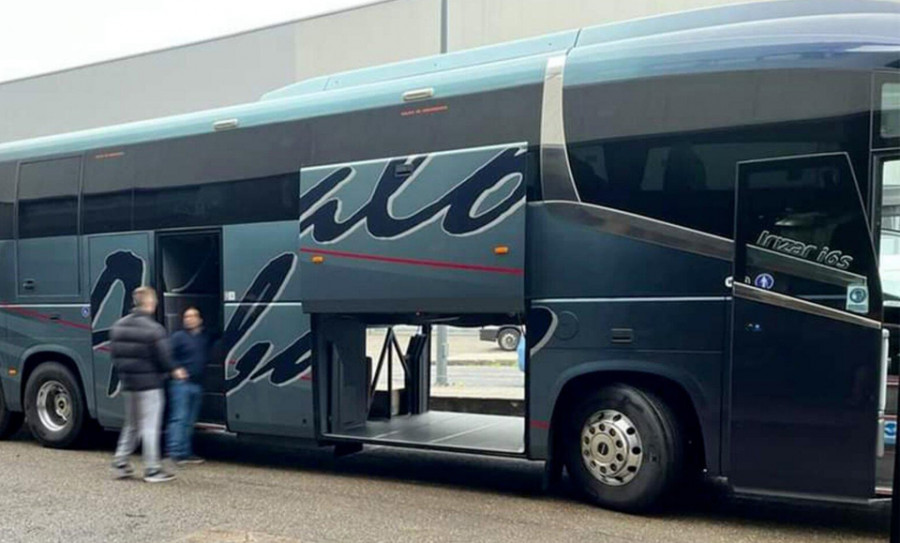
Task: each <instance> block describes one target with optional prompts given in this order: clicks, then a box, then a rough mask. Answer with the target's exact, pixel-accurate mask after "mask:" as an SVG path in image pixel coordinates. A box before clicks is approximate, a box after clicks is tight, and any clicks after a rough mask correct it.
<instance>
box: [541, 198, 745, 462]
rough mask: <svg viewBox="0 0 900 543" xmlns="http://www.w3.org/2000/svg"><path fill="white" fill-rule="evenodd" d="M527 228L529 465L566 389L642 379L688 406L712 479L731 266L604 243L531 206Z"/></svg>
mask: <svg viewBox="0 0 900 543" xmlns="http://www.w3.org/2000/svg"><path fill="white" fill-rule="evenodd" d="M528 222H529V234H528V235H529V248H530V252H529V270H530V275H529V290H530V293H531V297H530V302H531V310H530V312H529V316H528V336H527V337H528V343H529V349H530V353H531V358H530V360H529V362H528V371H529V372H530V373H529V380H528V383H529V390H528V401H529V411H528V412H529V418H530V421H529V451H530V454H531V456H532V457H535V458H545V457H546V455H547V454H548V445H549V443H548V437H549V429H550V425H551V422H552V417H553V410H554V407H555V406H556V404H557V401H558V400H561V399H562V398H561V397H560V396H559V395H560V392H561V391H562V389H563V387H564V386H565V385H566V383H568V382H570V380H572V379H575V378H577V377H578V376H580V375H585V374H589V373H598V372H609V371H615V372H627V373H631V374H650V375H654V376H657V377H660V378H664V379H667V380H669V381H672V382H674V383H676V384H678V385H680V386H681V387H682V388H683V389H684V392H686V393H687V395H688V397H689V398H690V399H691V401H692V403H693V404H694V407H695V408H696V410H697V416H698V419H699V422H700V425H701V430H702V432H703V438H704V444H705V449H706V458H707V464H708V467H709V469H710V471H711V472H713V473H715V472H716V471H717V470H718V467H719V434H720V419H721V412H720V411H721V390H722V388H721V383H722V369H723V367H724V365H723V362H724V358H725V356H726V354H725V353H724V345H725V340H726V325H727V322H726V315H727V309H728V303H729V302H728V299H727V297H726V294H727V288H726V286H725V285H726V278H727V277H728V276H729V275H730V274H731V266H730V263H729V262H726V261H724V260H720V259H715V258H711V257H705V256H700V255H696V254H692V253H688V252H685V251H679V250H676V249H670V248H666V247H662V246H660V245H656V244H653V243H648V242H643V241H639V240H636V239H630V238H626V237H624V236H617V235H611V234H608V233H605V232H602V231H600V230H597V229H596V228H594V227H593V226H592V225H590V224H584V223H579V222H576V221H573V220H570V219H569V218H566V217H560V216H558V215H556V214H555V213H554V212H553V211H551V210H550V209H548V207H547V206H545V205H544V204H536V205H532V206H530V207H529V217H528ZM551 240H565V242H564V243H560V242H556V243H553V242H551ZM572 262H579V263H580V265H579V266H572V265H571V263H572ZM584 270H590V273H584ZM614 330H615V332H614ZM622 333H626V335H630V337H631V339H630V340H623V339H622V336H621V334H622ZM570 399H571V398H570Z"/></svg>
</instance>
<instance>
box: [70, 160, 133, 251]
mask: <svg viewBox="0 0 900 543" xmlns="http://www.w3.org/2000/svg"><path fill="white" fill-rule="evenodd" d="M135 174H136V172H135V169H134V160H133V159H132V157H131V156H130V155H126V153H125V152H123V151H110V152H101V153H94V154H92V155H89V156H88V157H86V159H85V164H84V188H83V190H82V197H81V221H82V222H81V224H82V227H81V231H82V233H84V234H97V233H101V232H124V231H128V230H131V229H132V228H133V219H132V211H133V207H134V206H133V201H132V199H133V193H134V190H133V186H134V178H135Z"/></svg>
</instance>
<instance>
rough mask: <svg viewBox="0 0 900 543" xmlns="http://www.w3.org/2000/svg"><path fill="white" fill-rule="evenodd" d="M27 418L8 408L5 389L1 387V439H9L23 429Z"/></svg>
mask: <svg viewBox="0 0 900 543" xmlns="http://www.w3.org/2000/svg"><path fill="white" fill-rule="evenodd" d="M24 418H25V416H24V414H22V413H14V412H12V411H10V410H9V409H8V408H7V407H6V399H5V398H4V397H3V387H2V386H0V439H7V438H8V437H10V436H12V435H13V434H15V433H16V432H18V431H19V428H21V427H22V422H23V420H24Z"/></svg>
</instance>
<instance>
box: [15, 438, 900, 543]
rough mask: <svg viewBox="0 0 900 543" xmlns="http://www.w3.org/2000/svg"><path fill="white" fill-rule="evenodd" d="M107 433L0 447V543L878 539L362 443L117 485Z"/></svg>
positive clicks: (227, 443)
mask: <svg viewBox="0 0 900 543" xmlns="http://www.w3.org/2000/svg"><path fill="white" fill-rule="evenodd" d="M114 437H115V436H111V435H106V436H105V437H104V438H103V439H102V440H101V441H102V444H101V445H100V446H98V447H96V448H94V449H91V450H81V451H57V450H49V449H44V448H41V447H40V446H39V445H37V444H36V443H35V442H34V441H33V440H32V439H31V438H30V436H28V435H27V434H26V433H21V434H20V435H18V436H16V437H15V438H14V439H13V440H12V441H8V442H2V443H0V496H3V507H0V541H3V542H4V543H13V542H45V541H60V542H66V543H78V542H88V541H90V542H93V541H104V542H117V541H122V542H129V543H138V542H160V543H169V542H189V543H206V542H226V543H227V542H232V541H241V542H245V541H256V542H272V543H287V542H297V541H303V542H311V541H312V542H317V541H342V542H345V541H464V542H469V543H470V542H472V541H498V542H507V541H509V542H516V543H520V542H529V541H539V542H541V543H546V542H555V541H591V542H600V543H605V542H644V541H646V542H657V541H659V542H685V543H688V542H690V543H698V542H705V541H714V542H729V543H731V542H743V541H746V542H763V541H773V542H794V541H798V542H799V541H803V542H807V541H816V542H831V541H842V542H845V541H872V542H874V541H885V540H886V538H887V527H888V516H887V512H886V510H884V509H881V510H872V509H848V508H844V507H822V506H811V505H794V504H791V505H784V504H774V503H757V502H752V501H742V500H734V499H730V498H724V497H721V496H720V495H717V494H715V493H713V492H707V493H703V494H701V497H700V498H692V499H687V498H682V499H680V500H678V502H677V504H676V505H675V506H674V507H673V508H670V509H669V510H667V511H665V512H663V513H658V514H655V515H652V516H647V517H638V516H629V515H624V514H620V513H615V512H610V511H604V510H601V509H598V508H595V507H592V506H590V505H587V504H585V503H582V502H579V501H578V500H577V498H576V497H575V496H574V493H573V491H572V490H571V489H570V488H569V487H568V486H567V483H565V482H563V485H562V487H561V488H559V489H557V490H555V491H553V492H551V493H543V492H542V491H541V488H540V487H541V484H540V483H541V475H542V469H541V465H540V464H538V463H533V462H526V461H520V460H509V459H497V458H485V457H477V456H462V455H449V454H441V453H432V452H421V451H410V450H399V449H387V448H381V447H369V448H366V449H365V451H364V452H362V453H359V454H356V455H352V456H348V457H344V458H334V457H333V454H332V453H331V451H330V450H328V449H320V450H313V451H285V450H278V449H274V448H272V447H268V446H266V447H263V446H260V445H254V444H247V443H244V442H241V441H239V440H237V439H235V438H234V437H232V436H227V435H204V436H201V437H200V439H199V443H198V452H200V453H201V454H203V455H204V456H206V457H207V458H208V459H209V462H207V463H206V464H204V465H202V466H196V467H192V468H190V469H185V470H181V471H180V472H179V478H178V479H177V480H176V481H174V482H172V483H167V484H162V485H149V484H145V483H141V482H139V481H137V480H128V481H113V480H111V479H110V476H109V472H108V464H109V460H110V455H111V449H112V445H113V441H114Z"/></svg>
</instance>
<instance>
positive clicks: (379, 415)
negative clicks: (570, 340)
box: [320, 326, 525, 456]
mask: <svg viewBox="0 0 900 543" xmlns="http://www.w3.org/2000/svg"><path fill="white" fill-rule="evenodd" d="M352 328H353V331H352V333H350V334H349V335H348V334H344V333H341V334H339V335H341V336H344V337H343V338H341V339H343V341H339V342H335V343H336V344H338V345H339V347H338V346H336V344H335V343H331V342H326V343H327V345H323V347H325V348H326V349H327V350H328V352H330V360H328V377H329V379H328V390H327V391H326V394H325V395H324V396H326V397H327V400H326V401H327V403H328V410H329V412H330V420H326V426H323V427H325V428H329V430H328V431H327V432H325V433H326V436H327V437H331V438H338V439H340V440H346V441H356V442H361V443H371V444H386V445H398V446H410V447H421V448H429V449H437V450H448V451H456V452H467V451H468V452H477V453H487V454H493V455H500V456H518V455H522V454H524V452H525V445H524V437H525V418H524V416H521V415H519V414H516V415H509V414H497V413H490V412H484V413H472V412H455V411H450V410H445V409H446V407H447V406H446V405H442V406H441V407H440V408H438V409H432V405H433V404H434V403H435V402H434V401H433V400H434V398H433V397H432V395H431V388H432V385H433V383H434V375H433V373H434V366H433V365H432V362H433V358H434V356H433V354H434V348H433V347H434V346H433V345H432V343H433V336H434V334H433V330H434V327H432V326H421V327H418V328H410V327H401V328H399V329H395V328H392V327H371V328H370V329H368V330H366V327H364V326H362V327H359V326H353V327H352ZM345 332H346V331H345ZM366 332H368V333H366ZM475 332H477V331H475ZM350 336H352V337H353V338H354V339H353V340H350V341H348V340H347V338H348V337H350ZM365 337H367V338H368V342H365V343H364V342H362V341H360V339H361V338H365ZM516 371H518V370H516ZM322 396H323V395H320V398H322ZM487 411H490V409H487Z"/></svg>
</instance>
